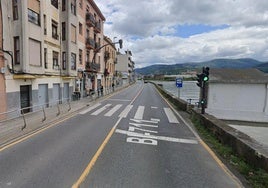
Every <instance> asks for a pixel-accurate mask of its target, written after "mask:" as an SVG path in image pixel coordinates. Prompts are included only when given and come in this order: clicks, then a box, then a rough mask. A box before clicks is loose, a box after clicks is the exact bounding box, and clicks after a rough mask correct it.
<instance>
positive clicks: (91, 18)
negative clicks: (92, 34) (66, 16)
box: [86, 12, 96, 27]
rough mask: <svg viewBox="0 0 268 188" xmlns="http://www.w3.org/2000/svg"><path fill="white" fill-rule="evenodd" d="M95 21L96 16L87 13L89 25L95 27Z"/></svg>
mask: <svg viewBox="0 0 268 188" xmlns="http://www.w3.org/2000/svg"><path fill="white" fill-rule="evenodd" d="M95 23H96V20H95V18H94V16H93V15H92V14H91V13H89V12H88V13H86V24H87V25H88V26H89V27H94V26H95Z"/></svg>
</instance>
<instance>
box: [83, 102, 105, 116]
mask: <svg viewBox="0 0 268 188" xmlns="http://www.w3.org/2000/svg"><path fill="white" fill-rule="evenodd" d="M100 105H101V103H97V104H95V105H93V106H91V107H89V108H88V109H85V110H83V111H81V112H80V113H79V114H86V113H88V112H90V111H91V110H93V109H95V108H97V107H98V106H100Z"/></svg>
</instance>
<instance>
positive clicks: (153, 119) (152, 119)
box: [151, 118, 160, 121]
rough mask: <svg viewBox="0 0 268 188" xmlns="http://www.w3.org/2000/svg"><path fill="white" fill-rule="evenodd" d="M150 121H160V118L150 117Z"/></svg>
mask: <svg viewBox="0 0 268 188" xmlns="http://www.w3.org/2000/svg"><path fill="white" fill-rule="evenodd" d="M151 121H160V119H155V118H151Z"/></svg>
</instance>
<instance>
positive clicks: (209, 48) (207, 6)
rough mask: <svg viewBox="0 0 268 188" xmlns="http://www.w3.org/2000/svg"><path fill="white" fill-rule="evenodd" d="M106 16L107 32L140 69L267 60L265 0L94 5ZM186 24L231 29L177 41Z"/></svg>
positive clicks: (128, 0)
mask: <svg viewBox="0 0 268 188" xmlns="http://www.w3.org/2000/svg"><path fill="white" fill-rule="evenodd" d="M95 2H96V4H97V5H98V6H99V8H100V10H101V11H102V13H103V14H104V16H105V17H106V24H105V28H104V30H105V31H104V32H105V34H106V35H108V36H109V37H111V38H113V37H115V36H117V37H118V38H122V39H123V40H124V48H125V49H129V50H131V51H132V54H133V60H134V61H135V63H136V64H135V65H136V67H143V66H148V65H151V64H154V63H165V64H174V63H184V62H198V61H204V60H210V59H214V58H242V57H249V58H255V59H257V60H261V61H267V59H268V51H267V49H268V34H267V33H268V24H267V23H268V9H267V8H268V7H267V1H266V0H257V1H252V0H213V1H211V0H202V1H201V0H189V1H185V0H146V1H144V0H135V1H133V0H110V1H109V2H108V3H107V1H106V0H96V1H95ZM183 24H204V25H211V26H219V25H228V26H229V27H228V28H225V29H218V30H214V31H211V32H207V33H201V34H198V35H193V36H191V37H189V38H181V37H180V36H176V34H177V33H178V32H177V31H176V30H175V29H174V28H176V26H178V25H183Z"/></svg>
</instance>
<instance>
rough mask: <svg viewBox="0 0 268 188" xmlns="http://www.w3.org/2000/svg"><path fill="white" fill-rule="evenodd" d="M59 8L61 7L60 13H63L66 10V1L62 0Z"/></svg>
mask: <svg viewBox="0 0 268 188" xmlns="http://www.w3.org/2000/svg"><path fill="white" fill-rule="evenodd" d="M61 6H62V11H65V9H66V0H62V3H61Z"/></svg>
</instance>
